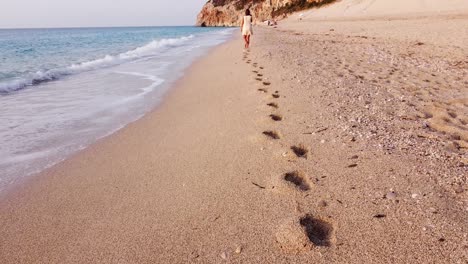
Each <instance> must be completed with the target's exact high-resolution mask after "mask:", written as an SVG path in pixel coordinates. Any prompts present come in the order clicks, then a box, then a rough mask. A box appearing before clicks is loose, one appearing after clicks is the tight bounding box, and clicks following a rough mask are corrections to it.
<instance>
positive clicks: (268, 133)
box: [263, 130, 280, 139]
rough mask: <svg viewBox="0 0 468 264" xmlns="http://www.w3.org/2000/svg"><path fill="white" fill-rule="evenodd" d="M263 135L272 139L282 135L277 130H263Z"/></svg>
mask: <svg viewBox="0 0 468 264" xmlns="http://www.w3.org/2000/svg"><path fill="white" fill-rule="evenodd" d="M263 135H265V136H267V137H268V138H271V139H280V135H279V134H278V132H276V131H270V130H269V131H263Z"/></svg>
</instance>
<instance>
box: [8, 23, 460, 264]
mask: <svg viewBox="0 0 468 264" xmlns="http://www.w3.org/2000/svg"><path fill="white" fill-rule="evenodd" d="M291 21H292V20H291ZM463 21H464V20H463ZM303 22H304V21H303ZM323 23H325V22H323ZM360 23H361V25H362V26H364V25H366V24H367V22H366V21H361V22H360ZM463 23H465V22H463ZM311 25H312V24H309V26H311ZM301 26H303V25H299V26H298V25H294V23H293V22H291V24H288V22H284V23H283V25H280V26H279V27H278V28H272V27H269V28H256V30H255V34H256V35H254V38H253V47H252V48H251V50H250V51H249V52H243V51H242V49H241V47H242V45H243V44H242V43H241V40H240V39H237V38H236V39H235V40H233V41H230V42H228V43H226V44H223V45H221V46H220V47H218V48H216V49H215V50H213V52H211V53H210V55H208V56H206V57H205V58H202V59H201V60H200V61H198V62H197V63H196V64H195V65H194V66H193V67H191V69H190V70H189V72H188V74H187V75H186V76H185V77H184V78H183V79H182V80H180V81H179V82H178V83H177V84H176V87H174V88H173V89H172V91H171V92H170V93H169V94H168V95H167V96H166V98H165V100H164V103H163V104H162V105H161V106H160V107H159V108H158V109H156V110H155V111H153V112H152V113H150V114H148V115H146V116H145V117H144V118H142V119H141V120H139V121H137V122H135V123H133V124H131V125H129V126H127V127H126V128H124V129H123V130H121V131H119V132H118V133H116V134H114V135H112V136H110V137H108V138H105V139H103V140H101V141H100V142H98V143H97V144H94V145H93V146H92V147H90V148H88V149H86V150H84V151H82V152H80V153H79V154H77V155H75V156H74V157H72V158H71V159H69V160H67V161H65V162H63V163H61V164H59V165H57V166H55V167H53V168H51V169H49V170H47V171H46V172H44V173H42V174H41V175H39V176H37V177H34V178H33V179H32V180H31V181H29V182H28V183H27V184H24V185H22V186H21V188H18V189H17V190H16V191H14V192H12V193H10V194H8V196H7V197H3V198H2V200H1V201H0V249H1V250H0V262H2V263H222V262H233V263H409V262H411V263H465V262H466V259H467V257H468V256H467V253H466V252H468V250H467V249H468V241H467V236H468V235H467V228H468V224H467V223H468V203H467V192H466V181H467V178H466V177H467V176H466V175H467V172H468V161H467V147H466V141H467V139H466V138H465V136H466V131H467V130H466V118H467V111H466V109H467V107H468V106H467V105H466V102H465V101H464V100H465V99H466V98H465V97H466V91H467V85H466V84H467V83H466V81H467V79H466V78H467V77H466V76H467V75H466V73H467V65H466V62H465V60H466V55H467V54H466V50H464V49H461V48H456V47H452V46H443V44H437V45H435V44H430V43H423V44H418V41H414V40H404V39H399V38H391V37H385V38H384V37H381V36H379V35H375V36H374V35H372V34H371V33H369V34H366V35H360V36H356V35H355V34H352V33H351V32H347V31H346V27H342V28H340V29H338V28H337V29H334V28H333V29H334V30H330V29H332V28H329V29H328V30H327V31H326V32H314V31H313V30H311V29H310V28H311V27H307V28H308V29H305V27H304V28H301ZM324 27H325V26H324ZM316 28H320V27H316ZM338 30H339V31H338ZM395 34H396V33H395ZM441 45H442V46H441ZM434 75H435V76H434ZM439 108H440V109H439ZM445 113H446V115H445ZM450 113H452V114H450ZM444 118H446V119H447V118H448V121H447V120H445V119H444ZM464 122H465V123H464Z"/></svg>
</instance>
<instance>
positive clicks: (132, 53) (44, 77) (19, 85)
mask: <svg viewBox="0 0 468 264" xmlns="http://www.w3.org/2000/svg"><path fill="white" fill-rule="evenodd" d="M193 37H194V36H193V35H190V36H185V37H180V38H169V39H159V40H154V41H151V42H150V43H148V44H146V45H144V46H142V47H138V48H136V49H133V50H129V51H127V52H124V53H120V54H118V55H106V56H105V57H103V58H100V59H96V60H91V61H86V62H82V63H77V64H72V65H70V66H68V67H65V68H59V69H51V70H48V71H45V72H42V71H38V72H36V73H34V74H31V75H30V76H28V77H25V78H21V79H17V80H13V81H8V82H5V83H0V94H9V93H11V92H15V91H18V90H21V89H24V88H25V87H28V86H33V85H37V84H40V83H43V82H49V81H54V80H57V79H59V78H61V77H64V76H67V75H73V74H78V73H82V72H86V71H92V70H97V69H102V68H106V67H111V66H115V65H119V64H122V63H124V62H128V61H133V60H136V59H140V58H144V57H148V56H154V55H156V54H158V52H160V51H161V49H163V48H168V47H177V46H180V45H183V44H184V43H186V42H187V41H189V40H190V39H192V38H193Z"/></svg>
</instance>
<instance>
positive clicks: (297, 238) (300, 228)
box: [243, 51, 335, 253]
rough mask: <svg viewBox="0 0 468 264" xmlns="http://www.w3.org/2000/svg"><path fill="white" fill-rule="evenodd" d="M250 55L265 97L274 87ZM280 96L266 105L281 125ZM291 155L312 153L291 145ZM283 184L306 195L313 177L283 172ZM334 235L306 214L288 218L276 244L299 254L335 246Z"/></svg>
mask: <svg viewBox="0 0 468 264" xmlns="http://www.w3.org/2000/svg"><path fill="white" fill-rule="evenodd" d="M249 53H250V52H249V51H244V57H243V59H244V61H245V62H246V63H247V64H250V65H251V66H252V67H253V70H252V73H253V74H254V79H255V81H257V82H258V83H259V84H260V85H261V88H258V89H257V90H258V91H259V92H261V93H262V94H268V90H269V89H268V88H270V87H271V86H272V83H271V82H270V81H267V80H266V79H265V78H264V73H263V72H262V71H261V70H263V69H264V67H262V66H260V65H259V64H258V63H257V62H252V60H251V59H249ZM280 97H281V95H280V92H279V91H275V92H273V93H271V100H272V101H271V102H269V103H267V106H268V107H270V109H272V110H273V111H274V112H272V113H271V114H270V115H269V118H270V119H271V120H272V121H273V122H274V123H281V121H283V119H284V117H283V116H282V115H281V114H278V113H277V111H278V110H279V109H280V105H279V103H278V102H277V100H276V99H280ZM262 134H263V135H264V136H265V137H266V138H268V139H270V140H275V141H278V140H281V139H282V136H281V134H280V133H279V132H278V131H276V130H266V131H263V132H262ZM290 152H291V153H292V154H293V156H294V157H295V158H297V159H307V158H308V154H309V150H308V148H307V147H306V146H304V145H302V144H297V145H292V146H291V147H290ZM280 181H281V183H280V185H283V186H285V189H286V190H287V192H297V193H305V192H310V191H311V190H312V189H313V183H311V181H310V178H309V177H308V176H307V175H305V174H304V173H303V172H302V171H300V170H291V171H286V172H284V173H283V175H281V176H280ZM334 234H335V230H334V225H333V224H332V223H330V222H329V221H325V220H323V219H321V218H320V217H317V216H314V215H312V214H304V215H302V216H299V217H292V218H290V219H287V220H286V221H285V222H284V223H283V224H281V225H280V226H279V228H278V231H277V233H276V234H275V235H276V241H277V242H278V244H279V246H280V247H281V248H282V249H283V250H285V251H288V252H295V253H299V252H301V251H304V250H307V249H309V250H310V249H312V248H314V247H330V246H332V245H333V244H334V242H335V241H334V240H335V235H334Z"/></svg>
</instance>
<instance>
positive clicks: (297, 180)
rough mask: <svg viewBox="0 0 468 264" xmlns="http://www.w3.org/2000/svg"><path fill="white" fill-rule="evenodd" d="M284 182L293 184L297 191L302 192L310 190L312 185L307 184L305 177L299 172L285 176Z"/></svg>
mask: <svg viewBox="0 0 468 264" xmlns="http://www.w3.org/2000/svg"><path fill="white" fill-rule="evenodd" d="M284 180H285V181H288V182H291V183H292V184H294V186H295V187H296V188H297V189H299V190H301V191H308V190H310V185H309V184H308V183H307V180H306V178H305V176H304V175H302V173H300V172H298V171H292V172H288V173H286V174H284Z"/></svg>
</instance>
